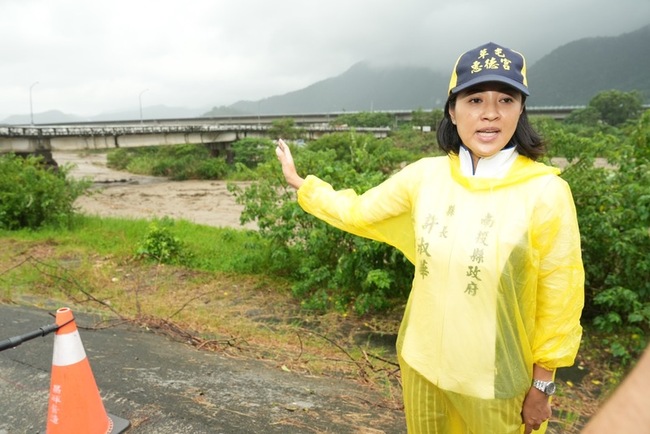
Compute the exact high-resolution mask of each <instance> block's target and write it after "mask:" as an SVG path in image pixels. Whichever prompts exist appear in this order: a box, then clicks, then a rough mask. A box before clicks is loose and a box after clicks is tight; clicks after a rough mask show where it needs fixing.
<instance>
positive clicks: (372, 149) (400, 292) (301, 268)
mask: <svg viewBox="0 0 650 434" xmlns="http://www.w3.org/2000/svg"><path fill="white" fill-rule="evenodd" d="M405 156H406V154H405V153H404V151H403V150H400V149H397V148H395V147H394V146H393V144H392V142H391V141H390V140H388V139H384V140H379V139H375V138H374V137H372V136H370V135H360V134H355V133H340V134H334V135H328V136H326V137H324V138H322V139H319V140H317V141H314V142H310V143H309V144H308V145H307V146H306V147H305V148H302V149H301V150H300V152H295V155H294V157H295V159H296V164H297V166H298V167H299V168H300V170H301V172H303V173H315V174H318V175H319V176H321V177H322V178H323V179H324V180H326V181H328V182H331V183H332V184H333V185H334V186H335V187H336V186H338V187H339V188H342V187H349V188H354V189H355V190H356V191H357V192H359V193H361V192H363V191H365V190H367V189H368V188H370V187H372V186H374V185H376V184H378V183H380V182H381V181H382V180H384V179H386V177H387V176H389V174H390V173H392V172H393V171H394V170H395V169H396V168H397V167H398V166H399V165H400V163H402V162H403V161H404V158H405ZM258 172H259V178H260V181H258V182H255V183H253V184H252V185H251V186H250V187H249V188H247V189H245V190H243V189H240V188H237V187H235V186H231V187H230V189H231V191H232V192H234V194H235V196H236V198H237V201H238V202H239V203H241V204H243V205H244V211H243V213H242V221H243V222H248V221H256V222H257V225H258V227H259V230H260V233H261V234H262V235H263V236H264V237H266V238H267V239H268V240H269V242H270V243H272V249H271V251H272V254H271V256H270V257H269V262H268V266H269V269H270V271H272V272H274V273H278V274H284V275H291V276H292V277H293V278H294V280H295V282H296V283H295V284H294V285H293V292H294V294H295V295H296V297H298V298H300V299H301V302H302V305H303V306H304V307H306V308H312V309H319V310H327V309H332V308H334V309H338V310H345V309H348V308H350V307H351V308H353V309H354V310H355V311H356V312H358V313H366V312H369V311H372V310H381V309H385V308H387V307H388V306H390V305H392V304H393V303H394V302H395V301H396V300H397V301H399V302H401V301H402V300H403V299H404V298H405V297H406V294H408V291H409V289H410V281H411V279H412V274H413V267H412V266H411V265H410V263H408V262H407V260H406V259H405V258H404V257H403V255H402V254H401V253H399V252H397V251H396V250H395V249H394V248H393V247H390V246H388V245H385V244H381V243H377V242H375V241H371V240H367V239H363V238H359V237H357V236H354V235H351V234H348V233H346V232H343V231H341V230H338V229H336V228H333V227H331V226H329V225H327V224H326V223H324V222H322V221H320V220H318V219H316V218H315V217H313V216H311V215H309V214H307V213H305V212H304V211H302V210H301V209H300V207H299V206H298V204H297V203H296V200H295V194H294V193H293V191H291V190H289V189H288V188H287V187H286V185H285V182H284V178H283V177H282V174H281V172H280V169H279V167H278V164H277V161H270V162H267V163H265V164H262V165H260V167H259V169H258Z"/></svg>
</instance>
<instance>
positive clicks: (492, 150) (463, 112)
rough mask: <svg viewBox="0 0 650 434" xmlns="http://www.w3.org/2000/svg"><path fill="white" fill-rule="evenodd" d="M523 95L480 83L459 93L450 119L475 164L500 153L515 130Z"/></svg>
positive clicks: (494, 84) (501, 86)
mask: <svg viewBox="0 0 650 434" xmlns="http://www.w3.org/2000/svg"><path fill="white" fill-rule="evenodd" d="M522 111H523V104H522V95H521V93H520V92H519V91H517V90H515V89H514V88H512V87H510V86H507V85H503V84H499V83H482V84H479V85H477V86H474V87H471V88H469V89H466V90H464V91H461V92H460V93H459V94H458V97H457V98H456V104H455V105H452V106H450V107H449V115H450V116H451V120H452V122H453V123H454V124H455V125H456V129H457V131H458V135H459V136H460V139H461V141H462V142H463V144H464V145H465V146H466V147H467V148H469V150H470V151H471V152H472V159H473V160H474V163H475V164H476V162H477V161H478V159H479V158H486V157H491V156H493V155H494V154H496V153H497V152H499V151H500V150H502V149H503V148H504V147H505V146H506V145H507V144H508V142H509V141H510V139H511V138H512V136H513V135H514V133H515V129H516V128H517V122H518V121H519V116H520V115H521V113H522Z"/></svg>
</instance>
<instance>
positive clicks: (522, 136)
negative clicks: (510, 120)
mask: <svg viewBox="0 0 650 434" xmlns="http://www.w3.org/2000/svg"><path fill="white" fill-rule="evenodd" d="M456 97H457V95H450V96H449V99H448V100H447V103H446V104H445V115H444V117H443V118H442V120H441V121H440V124H439V125H438V130H437V138H438V146H439V147H440V149H442V150H443V151H444V152H445V153H447V154H456V155H458V153H459V152H460V146H461V145H462V144H463V142H462V141H461V140H460V136H459V135H458V131H457V130H456V125H454V124H453V123H452V122H451V115H450V114H449V109H450V108H453V107H454V106H455V104H456ZM521 103H522V105H523V110H522V112H521V116H519V121H518V122H517V128H516V129H515V133H514V134H513V135H512V138H511V139H510V141H509V142H508V144H507V145H506V147H510V146H515V148H516V150H517V152H518V153H519V154H521V155H523V156H524V157H528V158H530V159H531V160H533V161H536V160H538V159H539V158H540V157H541V156H543V155H544V153H545V152H546V147H545V146H544V141H543V140H542V137H541V136H540V135H539V134H538V133H537V131H535V129H533V127H532V125H530V122H529V121H528V114H527V113H526V96H525V95H522V101H521Z"/></svg>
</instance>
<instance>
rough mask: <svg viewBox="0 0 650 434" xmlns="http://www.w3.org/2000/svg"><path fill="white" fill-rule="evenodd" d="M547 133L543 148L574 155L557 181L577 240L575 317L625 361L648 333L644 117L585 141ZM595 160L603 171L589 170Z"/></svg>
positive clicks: (649, 151) (649, 173) (648, 117)
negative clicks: (564, 186) (568, 202)
mask: <svg viewBox="0 0 650 434" xmlns="http://www.w3.org/2000/svg"><path fill="white" fill-rule="evenodd" d="M576 131H578V132H579V130H576ZM550 136H551V137H552V139H553V142H552V144H551V146H549V148H550V149H553V150H558V149H563V150H564V152H565V155H567V154H568V155H572V156H573V157H574V158H573V159H574V162H573V164H572V165H571V166H569V167H568V168H567V169H565V170H564V172H563V175H562V176H563V177H564V178H565V179H566V180H567V181H568V182H569V184H570V185H571V189H572V192H573V196H574V200H575V203H576V208H577V212H578V222H579V225H580V232H581V238H582V256H583V261H584V265H585V274H586V284H585V296H586V302H585V309H584V312H583V319H584V320H586V321H591V322H593V324H594V325H596V327H597V328H598V329H600V330H602V331H604V332H607V333H611V334H614V335H615V336H617V337H616V338H612V340H611V345H610V347H611V350H612V353H613V354H617V355H619V356H621V357H623V359H625V360H629V359H630V358H631V357H632V356H635V355H636V354H638V352H639V351H641V349H642V348H643V347H644V346H645V341H646V340H647V336H648V335H649V334H650V280H648V276H649V275H650V255H648V252H650V233H649V228H650V112H647V113H646V114H645V115H644V116H643V117H642V118H641V119H639V120H638V121H637V122H636V123H635V124H632V125H630V126H628V127H626V130H625V134H620V133H619V134H614V135H612V134H602V133H596V134H593V135H591V136H590V138H587V137H581V136H579V135H578V134H575V133H567V132H566V130H560V131H555V132H554V133H552V134H551V135H550ZM562 141H565V143H562ZM566 142H570V143H566ZM576 144H577V145H578V146H577V148H574V146H575V145H576ZM560 155H562V154H560ZM597 155H605V156H606V158H607V162H608V163H609V165H610V166H609V167H598V166H594V158H595V156H597ZM639 336H641V337H645V338H642V339H639ZM623 349H626V350H625V351H623Z"/></svg>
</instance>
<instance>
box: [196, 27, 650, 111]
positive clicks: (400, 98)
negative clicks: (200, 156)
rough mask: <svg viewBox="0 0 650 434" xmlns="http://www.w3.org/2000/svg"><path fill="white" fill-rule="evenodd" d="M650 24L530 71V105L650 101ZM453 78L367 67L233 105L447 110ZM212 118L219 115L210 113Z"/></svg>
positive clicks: (573, 47) (590, 41)
mask: <svg viewBox="0 0 650 434" xmlns="http://www.w3.org/2000/svg"><path fill="white" fill-rule="evenodd" d="M648 41H650V25H648V26H646V27H643V28H641V29H639V30H637V31H634V32H631V33H626V34H623V35H620V36H616V37H599V38H585V39H580V40H578V41H574V42H571V43H569V44H567V45H564V46H562V47H559V48H557V49H555V50H553V51H552V52H551V53H550V54H548V55H547V56H545V57H543V58H542V59H540V60H539V61H537V62H535V63H534V64H533V65H529V67H528V82H529V83H530V89H531V93H532V96H531V97H530V98H529V100H528V104H529V105H530V106H558V105H565V106H573V105H585V104H587V103H588V102H589V101H590V100H591V98H593V97H594V96H595V95H596V94H597V93H598V92H600V91H603V90H610V89H617V90H622V91H625V92H628V91H631V90H638V91H640V92H641V94H642V95H643V97H644V99H645V101H650V73H649V72H648V71H650V43H649V42H648ZM448 80H449V76H448V75H447V74H442V73H438V72H434V71H433V70H430V69H427V68H409V67H399V68H398V67H394V68H379V67H373V66H371V65H370V64H368V63H365V62H361V63H358V64H356V65H354V66H353V67H351V68H350V69H349V70H348V71H346V72H344V73H343V74H341V75H339V76H337V77H333V78H329V79H326V80H323V81H320V82H317V83H315V84H312V85H311V86H308V87H306V88H304V89H301V90H297V91H294V92H290V93H287V94H284V95H278V96H273V97H270V98H266V99H262V100H260V101H240V102H237V103H235V104H233V105H231V106H229V107H230V108H233V109H235V110H237V111H239V112H242V113H247V114H253V115H254V114H294V113H328V112H341V111H371V110H416V109H419V108H422V109H431V108H441V107H442V106H443V105H444V102H445V100H446V90H447V85H448ZM205 116H218V113H216V112H208V113H206V114H205Z"/></svg>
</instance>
